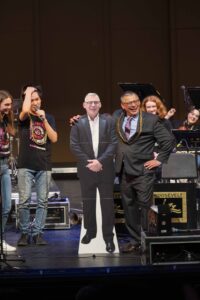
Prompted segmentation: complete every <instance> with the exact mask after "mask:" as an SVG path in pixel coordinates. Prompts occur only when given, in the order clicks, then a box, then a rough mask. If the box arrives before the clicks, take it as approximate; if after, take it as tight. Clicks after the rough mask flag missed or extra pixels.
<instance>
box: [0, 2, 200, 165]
mask: <svg viewBox="0 0 200 300" xmlns="http://www.w3.org/2000/svg"><path fill="white" fill-rule="evenodd" d="M0 12H1V18H0V41H1V47H0V59H1V72H0V88H1V89H8V90H9V91H10V92H11V93H12V94H13V96H14V98H15V99H17V98H19V94H20V89H21V86H22V85H23V84H24V83H27V82H34V83H41V85H42V86H43V89H44V99H45V101H44V104H45V108H46V109H47V111H49V112H50V113H52V114H54V115H55V118H56V123H57V129H58V133H59V141H58V143H56V144H55V145H54V146H53V162H55V163H64V162H73V161H74V160H75V159H74V157H73V156H72V155H71V153H70V151H69V131H70V127H69V125H68V119H69V117H70V116H72V115H74V114H77V113H82V112H83V110H82V108H81V107H82V100H83V98H84V96H85V94H86V93H88V92H90V91H95V92H97V93H98V94H99V95H100V97H101V99H102V102H103V108H102V111H105V112H113V110H114V109H116V108H117V107H119V97H120V94H121V90H120V88H119V87H118V85H117V83H118V82H142V83H145V82H150V83H152V84H153V85H155V87H156V88H157V89H158V90H159V91H160V93H161V94H162V96H163V97H164V98H165V101H166V104H167V106H168V108H169V107H171V106H174V107H176V109H177V113H176V118H183V117H184V114H185V106H184V101H183V91H182V90H181V89H180V86H182V85H186V86H198V85H200V76H199V70H200V60H199V53H200V2H199V0H191V1H188V0H173V1H172V0H163V1H160V0H150V1H149V0H140V1H135V0H56V1H55V0H18V1H12V0H6V1H5V0H1V2H0Z"/></svg>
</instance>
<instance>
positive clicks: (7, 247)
mask: <svg viewBox="0 0 200 300" xmlns="http://www.w3.org/2000/svg"><path fill="white" fill-rule="evenodd" d="M3 250H4V251H8V252H12V251H16V248H15V247H13V246H11V245H9V244H8V243H6V241H4V240H3Z"/></svg>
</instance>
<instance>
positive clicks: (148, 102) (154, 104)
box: [141, 95, 176, 130]
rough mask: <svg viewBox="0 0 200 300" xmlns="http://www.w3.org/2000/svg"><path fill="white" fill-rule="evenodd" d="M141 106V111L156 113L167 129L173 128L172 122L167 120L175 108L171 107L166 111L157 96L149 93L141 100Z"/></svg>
mask: <svg viewBox="0 0 200 300" xmlns="http://www.w3.org/2000/svg"><path fill="white" fill-rule="evenodd" d="M141 108H142V110H143V111H146V112H148V113H152V114H154V115H158V116H159V117H160V118H161V120H163V123H164V125H165V126H166V127H167V128H168V129H169V130H171V129H172V128H173V126H172V123H171V122H170V121H169V120H170V118H171V117H173V116H174V114H175V112H176V109H175V108H171V109H170V110H168V111H167V108H166V106H165V105H164V103H163V101H162V100H161V99H160V98H159V97H158V96H156V95H149V96H147V97H145V98H144V99H143V101H142V106H141Z"/></svg>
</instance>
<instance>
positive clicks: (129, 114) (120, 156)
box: [116, 91, 175, 252]
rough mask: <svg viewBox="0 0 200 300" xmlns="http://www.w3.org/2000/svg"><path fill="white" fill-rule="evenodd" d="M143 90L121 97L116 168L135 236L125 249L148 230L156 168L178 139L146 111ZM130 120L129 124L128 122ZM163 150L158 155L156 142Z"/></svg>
mask: <svg viewBox="0 0 200 300" xmlns="http://www.w3.org/2000/svg"><path fill="white" fill-rule="evenodd" d="M140 104H141V102H140V98H139V93H135V92H133V91H126V92H125V93H124V94H123V95H122V97H121V107H122V109H123V111H122V113H121V115H120V116H119V117H116V122H117V133H118V137H119V146H118V152H117V155H116V172H117V174H120V178H121V196H122V203H123V208H124V213H125V222H126V226H127V229H128V231H129V232H130V234H131V236H132V237H133V241H132V243H130V244H128V245H126V246H125V247H124V249H122V251H123V252H131V251H133V250H135V249H136V248H137V247H138V246H139V245H140V242H141V230H144V231H145V230H147V225H148V224H147V222H148V220H147V213H148V210H149V208H150V206H151V205H152V198H153V197H152V196H153V186H154V181H155V170H156V168H157V167H158V166H159V165H161V164H162V163H163V162H166V161H167V159H168V157H169V155H170V153H171V152H172V150H173V148H174V146H175V140H174V137H173V135H172V134H171V132H169V131H168V130H167V129H166V128H165V127H164V125H163V124H162V122H161V120H160V119H159V117H158V116H156V115H153V114H150V113H146V112H142V111H141V109H140ZM127 124H128V125H127ZM155 143H158V145H159V147H160V152H159V154H158V156H157V157H156V159H155V158H154V146H155Z"/></svg>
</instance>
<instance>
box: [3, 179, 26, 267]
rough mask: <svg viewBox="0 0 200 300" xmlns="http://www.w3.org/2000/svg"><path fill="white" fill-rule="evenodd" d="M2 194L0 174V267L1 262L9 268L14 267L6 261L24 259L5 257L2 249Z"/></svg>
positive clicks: (21, 259) (20, 259)
mask: <svg viewBox="0 0 200 300" xmlns="http://www.w3.org/2000/svg"><path fill="white" fill-rule="evenodd" d="M2 201H3V200H2V195H1V175H0V269H3V268H2V265H1V264H2V263H3V264H5V265H6V266H7V267H8V268H9V269H12V268H14V267H12V266H11V265H10V264H9V263H8V261H21V262H25V259H23V258H20V257H18V258H15V259H8V258H7V257H6V254H5V253H4V249H3V226H2V225H3V205H2Z"/></svg>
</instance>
